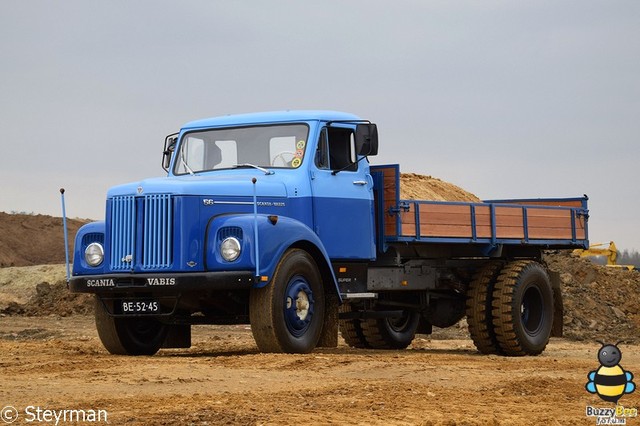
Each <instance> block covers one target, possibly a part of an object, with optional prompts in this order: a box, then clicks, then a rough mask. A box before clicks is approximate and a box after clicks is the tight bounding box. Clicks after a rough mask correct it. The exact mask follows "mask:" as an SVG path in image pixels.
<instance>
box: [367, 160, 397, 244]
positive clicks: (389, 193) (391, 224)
mask: <svg viewBox="0 0 640 426" xmlns="http://www.w3.org/2000/svg"><path fill="white" fill-rule="evenodd" d="M372 171H376V172H382V174H383V188H382V191H383V194H384V211H382V212H379V213H380V215H379V217H382V218H383V221H384V234H385V235H387V236H393V235H396V218H397V216H391V215H389V213H388V212H389V209H390V208H395V207H396V199H397V196H398V193H397V191H398V188H397V187H396V179H397V172H398V169H397V168H396V167H391V166H390V167H381V166H376V167H375V168H372Z"/></svg>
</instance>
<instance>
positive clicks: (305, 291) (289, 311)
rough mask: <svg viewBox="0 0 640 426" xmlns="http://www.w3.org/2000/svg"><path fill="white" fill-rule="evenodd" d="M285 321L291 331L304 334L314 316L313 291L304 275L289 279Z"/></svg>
mask: <svg viewBox="0 0 640 426" xmlns="http://www.w3.org/2000/svg"><path fill="white" fill-rule="evenodd" d="M284 317H285V322H286V324H287V329H288V330H289V332H290V333H291V334H292V335H294V336H296V337H300V336H302V335H303V334H304V333H305V332H306V331H307V329H308V328H309V325H310V324H311V320H312V318H313V292H312V291H311V287H309V284H308V283H307V280H306V279H305V278H304V277H302V276H295V277H293V278H292V279H291V280H290V281H289V285H287V290H286V293H285V312H284Z"/></svg>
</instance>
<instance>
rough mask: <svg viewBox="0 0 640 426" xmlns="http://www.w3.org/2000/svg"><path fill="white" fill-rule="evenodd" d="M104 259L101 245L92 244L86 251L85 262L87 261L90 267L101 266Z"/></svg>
mask: <svg viewBox="0 0 640 426" xmlns="http://www.w3.org/2000/svg"><path fill="white" fill-rule="evenodd" d="M102 259H104V249H103V248H102V245H101V244H99V243H91V244H89V245H88V246H87V248H86V249H85V250H84V260H86V261H87V263H88V264H89V265H90V266H98V265H100V264H101V263H102Z"/></svg>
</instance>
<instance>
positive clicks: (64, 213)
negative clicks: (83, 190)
mask: <svg viewBox="0 0 640 426" xmlns="http://www.w3.org/2000/svg"><path fill="white" fill-rule="evenodd" d="M60 200H61V202H62V228H63V229H64V258H65V264H66V265H67V285H69V280H70V279H71V273H70V272H69V233H68V232H67V210H66V209H65V205H64V188H60Z"/></svg>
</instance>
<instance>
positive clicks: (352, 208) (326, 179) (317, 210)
mask: <svg viewBox="0 0 640 426" xmlns="http://www.w3.org/2000/svg"><path fill="white" fill-rule="evenodd" d="M357 160H358V158H357V155H356V148H355V135H354V127H353V126H344V125H342V126H339V125H332V126H329V127H324V128H323V129H322V131H321V132H320V137H319V141H318V145H317V149H316V153H315V158H314V164H313V165H312V166H311V168H310V173H311V191H312V194H313V221H314V231H315V232H316V234H317V235H318V236H319V237H320V239H321V240H322V242H323V244H324V247H325V249H326V250H327V252H328V254H329V257H330V258H331V259H332V260H337V259H344V260H365V259H366V260H369V259H374V258H375V252H376V250H375V239H374V218H373V215H374V212H373V179H372V178H371V175H370V173H369V163H368V162H367V160H366V159H365V158H362V159H361V161H357Z"/></svg>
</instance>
